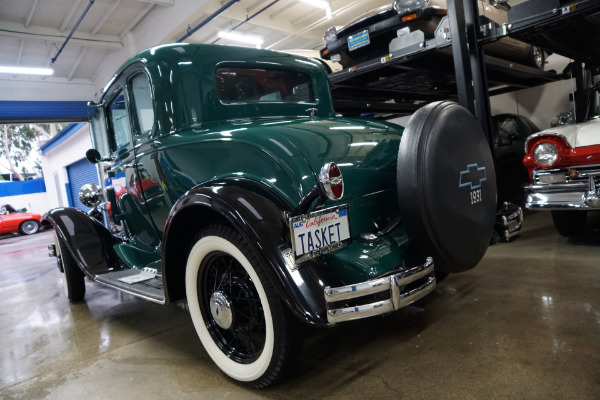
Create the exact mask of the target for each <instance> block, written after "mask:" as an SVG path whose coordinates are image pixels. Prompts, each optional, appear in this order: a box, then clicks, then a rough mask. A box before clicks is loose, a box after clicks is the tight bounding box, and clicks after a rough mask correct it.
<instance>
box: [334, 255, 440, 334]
mask: <svg viewBox="0 0 600 400" xmlns="http://www.w3.org/2000/svg"><path fill="white" fill-rule="evenodd" d="M422 278H423V279H424V282H423V283H422V284H421V285H419V286H418V287H416V288H413V289H411V290H408V291H407V290H406V289H405V288H404V287H405V286H406V285H408V284H409V283H411V282H415V281H417V280H419V279H422ZM435 284H436V281H435V272H434V264H433V259H432V258H431V257H427V260H426V261H425V264H422V265H418V266H416V267H413V268H411V269H408V270H405V271H402V272H399V273H397V274H394V275H390V276H385V277H382V278H377V279H373V280H370V281H366V282H361V283H356V284H354V285H347V286H340V287H335V288H332V287H329V286H327V287H326V288H325V301H326V302H327V321H328V322H329V323H330V324H332V325H333V324H336V323H338V322H343V321H350V320H354V319H360V318H366V317H371V316H374V315H381V314H386V313H389V312H392V311H395V310H398V309H399V308H402V307H405V306H407V305H409V304H411V303H413V302H415V301H417V300H419V299H420V298H422V297H423V296H425V295H426V294H428V293H430V292H431V291H432V290H433V289H435ZM401 289H402V290H401ZM384 291H387V292H388V295H389V297H388V298H386V299H384V300H380V301H376V302H373V303H367V304H361V305H355V306H350V307H342V308H335V305H334V304H333V303H336V302H340V301H348V300H349V301H354V302H359V300H356V299H358V298H360V297H363V296H368V295H372V294H375V293H380V292H384ZM386 297H387V296H386Z"/></svg>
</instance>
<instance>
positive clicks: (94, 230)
mask: <svg viewBox="0 0 600 400" xmlns="http://www.w3.org/2000/svg"><path fill="white" fill-rule="evenodd" d="M44 223H50V224H52V226H53V227H54V230H55V231H56V233H57V234H58V236H59V238H60V239H61V240H62V241H63V243H64V244H65V245H66V247H67V249H68V250H69V252H70V253H71V255H72V256H73V259H74V260H75V262H76V263H77V265H78V266H79V268H81V269H82V270H83V272H85V273H86V274H87V275H88V276H90V277H94V276H95V275H97V274H102V273H106V272H108V271H114V270H118V269H121V268H122V267H121V263H120V261H119V257H118V256H117V253H115V251H114V249H113V245H115V244H117V243H119V240H118V239H117V238H115V237H114V236H113V235H112V234H111V233H110V232H109V231H108V229H106V228H105V227H104V225H102V224H100V223H99V222H98V221H97V220H96V219H94V218H92V217H90V216H89V215H87V214H86V213H84V212H83V211H80V210H78V209H76V208H55V209H53V210H50V211H48V212H47V213H46V214H44V216H43V217H42V224H44Z"/></svg>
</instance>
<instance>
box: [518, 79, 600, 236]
mask: <svg viewBox="0 0 600 400" xmlns="http://www.w3.org/2000/svg"><path fill="white" fill-rule="evenodd" d="M580 112H584V113H585V115H586V118H585V120H584V121H582V122H579V123H573V124H568V125H562V126H556V127H554V128H550V129H547V130H544V131H542V132H539V133H537V134H535V135H532V136H530V137H529V138H528V139H527V141H526V142H525V151H526V152H527V154H526V155H525V158H524V159H523V164H525V166H526V167H527V169H528V170H529V176H530V178H531V185H528V186H526V187H525V194H526V195H527V200H526V203H525V207H526V208H529V209H535V210H550V211H551V212H552V219H553V221H554V226H555V227H556V229H557V230H558V232H559V233H560V234H561V235H563V236H576V235H579V234H581V233H582V232H583V231H584V228H585V226H586V220H587V212H588V211H598V210H600V190H599V186H598V177H599V176H600V139H599V138H600V135H599V133H600V82H599V83H596V84H595V85H593V86H592V87H591V88H590V89H589V90H588V99H587V106H586V107H585V108H584V109H583V110H582V111H580Z"/></svg>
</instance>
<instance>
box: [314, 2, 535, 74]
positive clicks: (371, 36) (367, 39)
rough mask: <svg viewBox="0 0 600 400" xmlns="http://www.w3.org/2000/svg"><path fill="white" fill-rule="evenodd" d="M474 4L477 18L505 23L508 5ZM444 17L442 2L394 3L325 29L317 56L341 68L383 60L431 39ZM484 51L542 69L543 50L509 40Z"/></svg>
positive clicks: (500, 3)
mask: <svg viewBox="0 0 600 400" xmlns="http://www.w3.org/2000/svg"><path fill="white" fill-rule="evenodd" d="M478 3H479V13H480V15H481V16H484V17H486V18H487V19H489V20H490V21H492V22H494V23H496V24H498V25H502V24H505V23H507V11H508V10H509V9H510V6H509V5H508V4H507V2H506V1H498V0H487V1H486V0H479V1H478ZM447 14H448V10H447V4H446V0H395V1H394V2H393V4H392V5H391V6H384V7H381V8H379V9H376V10H373V11H371V12H369V13H367V14H366V15H364V16H361V17H360V18H358V19H356V20H354V21H352V22H350V23H349V24H348V25H346V26H344V27H342V28H340V29H338V28H336V27H331V28H329V29H328V30H327V31H326V32H325V34H324V36H323V41H324V44H325V47H324V48H323V49H321V51H320V53H321V57H322V58H323V59H326V60H331V61H335V62H339V63H340V64H342V66H343V67H344V68H350V67H353V66H355V65H357V64H360V63H363V62H367V61H370V60H374V59H379V58H381V57H385V56H387V55H389V54H390V53H393V52H395V51H398V50H401V49H403V48H406V47H408V46H411V45H418V44H423V43H424V42H425V40H429V39H433V38H434V37H435V32H436V30H438V29H437V28H438V25H439V23H440V21H441V20H442V18H443V17H445V16H446V15H447ZM486 22H487V21H486ZM488 23H489V22H488ZM484 24H485V23H484ZM482 25H483V24H482ZM484 50H485V53H486V54H489V55H492V56H495V57H499V58H502V59H505V60H509V61H513V62H517V63H521V64H525V65H529V66H532V67H536V68H539V69H544V65H545V63H546V52H545V51H544V50H543V49H541V48H540V47H537V46H532V45H530V44H527V43H524V42H521V41H519V40H515V39H512V38H510V37H504V38H502V39H500V40H497V41H495V42H492V43H489V44H487V45H486V46H485V47H484Z"/></svg>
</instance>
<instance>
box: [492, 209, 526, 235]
mask: <svg viewBox="0 0 600 400" xmlns="http://www.w3.org/2000/svg"><path fill="white" fill-rule="evenodd" d="M522 227H523V210H522V209H521V207H519V206H518V205H516V204H512V203H508V202H505V203H504V206H503V207H502V209H501V210H500V211H499V212H498V214H496V232H498V233H499V234H500V236H501V237H502V240H504V241H505V242H508V241H509V240H510V239H511V238H512V237H513V236H515V235H518V234H519V232H520V231H521V228H522Z"/></svg>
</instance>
